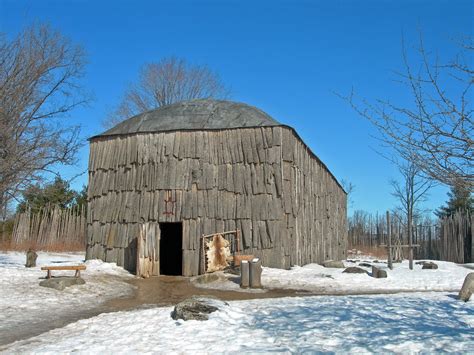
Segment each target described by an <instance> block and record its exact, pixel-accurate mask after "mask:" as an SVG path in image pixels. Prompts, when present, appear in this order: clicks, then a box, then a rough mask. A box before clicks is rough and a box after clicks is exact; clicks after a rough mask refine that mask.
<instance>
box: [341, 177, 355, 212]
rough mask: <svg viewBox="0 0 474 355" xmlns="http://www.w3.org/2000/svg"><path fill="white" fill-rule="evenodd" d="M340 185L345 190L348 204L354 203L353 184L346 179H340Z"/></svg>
mask: <svg viewBox="0 0 474 355" xmlns="http://www.w3.org/2000/svg"><path fill="white" fill-rule="evenodd" d="M341 185H342V188H343V189H344V190H345V191H346V194H347V200H348V202H349V205H350V206H351V207H352V206H353V205H354V198H353V197H354V191H355V185H354V184H353V183H352V182H350V181H349V180H346V179H342V180H341Z"/></svg>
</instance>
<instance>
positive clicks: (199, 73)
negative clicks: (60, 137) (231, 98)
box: [103, 57, 229, 128]
mask: <svg viewBox="0 0 474 355" xmlns="http://www.w3.org/2000/svg"><path fill="white" fill-rule="evenodd" d="M228 95H229V90H228V89H227V88H226V87H225V86H224V85H223V83H222V82H221V79H220V78H219V76H218V75H217V74H216V73H214V72H213V71H211V70H210V69H209V68H208V67H207V66H203V65H189V64H187V63H186V61H185V60H184V59H179V58H175V57H170V58H165V59H162V60H161V61H159V62H156V63H149V64H146V65H144V66H143V67H142V69H141V71H140V74H139V78H138V81H137V82H136V83H134V84H131V85H129V87H128V89H127V90H126V92H125V95H124V97H123V99H122V101H121V102H120V104H119V105H118V107H117V108H116V109H115V110H114V111H113V112H112V113H111V114H110V115H109V117H107V119H106V120H105V121H104V122H103V125H104V127H106V128H110V127H113V126H115V125H116V124H118V123H120V122H121V121H123V120H125V119H127V118H130V117H132V116H134V115H137V114H139V113H142V112H145V111H150V110H153V109H156V108H158V107H161V106H165V105H170V104H172V103H175V102H179V101H185V100H193V99H205V98H223V99H224V98H226V97H227V96H228Z"/></svg>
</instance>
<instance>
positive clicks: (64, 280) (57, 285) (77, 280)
mask: <svg viewBox="0 0 474 355" xmlns="http://www.w3.org/2000/svg"><path fill="white" fill-rule="evenodd" d="M85 283H86V282H85V281H84V279H83V278H82V277H66V276H60V277H53V278H50V279H46V280H43V281H41V282H40V283H39V285H40V286H43V287H49V288H54V289H55V290H58V291H62V290H64V289H65V288H66V287H70V286H74V285H84V284H85Z"/></svg>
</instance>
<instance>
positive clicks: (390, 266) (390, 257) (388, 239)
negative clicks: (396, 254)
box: [387, 211, 393, 270]
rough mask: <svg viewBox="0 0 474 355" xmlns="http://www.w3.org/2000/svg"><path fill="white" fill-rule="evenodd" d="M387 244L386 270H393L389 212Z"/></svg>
mask: <svg viewBox="0 0 474 355" xmlns="http://www.w3.org/2000/svg"><path fill="white" fill-rule="evenodd" d="M387 244H388V251H387V253H388V260H387V263H388V268H389V269H390V270H393V264H392V228H391V225H390V212H389V211H387Z"/></svg>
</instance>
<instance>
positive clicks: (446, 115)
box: [345, 35, 474, 186]
mask: <svg viewBox="0 0 474 355" xmlns="http://www.w3.org/2000/svg"><path fill="white" fill-rule="evenodd" d="M460 47H461V48H460V53H459V55H457V56H456V57H455V58H454V59H453V60H452V61H451V62H449V63H447V64H440V63H439V59H438V58H437V57H434V56H433V55H431V54H430V53H428V52H427V51H426V50H425V46H424V44H423V40H422V36H421V35H420V42H419V45H418V48H417V54H418V56H419V65H413V64H411V63H410V61H409V59H408V55H407V51H406V50H405V45H403V61H404V72H402V73H398V76H399V78H400V80H399V83H400V84H402V86H403V88H404V90H408V92H409V93H410V96H411V98H412V100H413V102H412V104H411V105H409V104H408V105H397V104H395V103H393V102H391V101H389V100H377V101H376V102H375V103H370V102H368V101H367V100H364V99H360V98H358V97H356V96H355V95H354V93H351V95H350V96H349V97H345V99H346V100H348V101H349V102H350V104H351V105H352V107H353V108H354V109H355V110H356V111H357V112H358V113H359V114H360V115H361V116H363V117H365V118H367V119H368V120H369V121H370V122H372V123H373V124H374V125H375V127H376V128H377V129H378V131H379V133H380V136H379V137H378V138H379V139H380V140H381V141H382V142H383V143H384V144H386V145H388V146H389V147H391V148H392V149H393V150H394V151H395V152H396V153H398V155H399V156H400V157H401V158H402V159H404V160H410V159H411V160H412V161H413V163H414V164H415V165H416V166H417V168H418V169H419V170H420V172H423V173H424V174H425V175H427V176H429V177H431V178H433V179H435V180H437V181H439V182H441V183H444V184H448V185H450V186H453V184H454V183H459V182H462V183H463V184H465V185H468V186H473V185H474V146H473V137H474V126H473V118H472V112H473V110H472V107H471V105H472V102H470V99H472V94H471V86H472V85H473V83H474V70H473V69H472V68H471V67H470V65H472V54H473V49H474V46H473V44H472V39H470V38H468V39H465V40H464V41H463V42H462V43H461V46H460Z"/></svg>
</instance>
